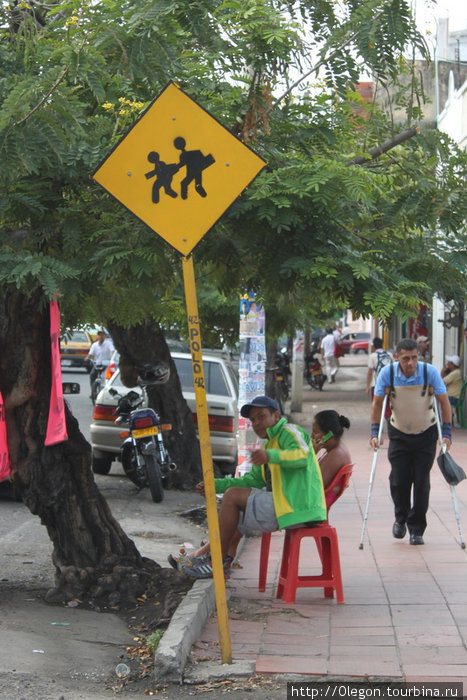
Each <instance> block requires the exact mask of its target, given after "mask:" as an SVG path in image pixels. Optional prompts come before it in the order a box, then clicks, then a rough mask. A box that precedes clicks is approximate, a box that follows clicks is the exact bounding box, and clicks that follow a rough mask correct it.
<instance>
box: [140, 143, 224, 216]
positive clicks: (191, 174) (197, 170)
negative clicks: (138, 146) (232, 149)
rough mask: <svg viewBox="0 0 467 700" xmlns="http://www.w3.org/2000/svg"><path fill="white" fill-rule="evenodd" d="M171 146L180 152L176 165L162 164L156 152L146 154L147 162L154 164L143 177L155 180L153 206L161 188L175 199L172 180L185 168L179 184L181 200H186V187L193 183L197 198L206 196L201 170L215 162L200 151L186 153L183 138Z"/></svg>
mask: <svg viewBox="0 0 467 700" xmlns="http://www.w3.org/2000/svg"><path fill="white" fill-rule="evenodd" d="M173 145H174V146H175V148H176V149H177V150H179V151H181V153H180V157H179V161H178V163H164V161H163V160H161V159H160V156H159V153H157V151H151V152H150V153H148V157H147V158H148V161H149V162H150V163H154V169H153V170H150V171H149V172H147V173H145V177H146V179H147V180H149V179H151V178H153V177H155V178H156V179H155V181H154V183H153V186H152V202H153V203H154V204H158V202H159V190H160V189H161V188H163V190H164V192H165V193H166V194H168V195H169V197H177V192H175V190H174V189H173V185H172V179H173V176H174V175H175V174H176V173H177V172H179V170H181V169H182V168H185V177H184V178H183V180H182V181H181V183H180V196H181V198H182V199H187V198H188V185H190V184H191V183H192V182H193V181H194V183H195V191H196V192H197V193H198V194H199V196H200V197H206V196H207V192H206V190H205V189H204V187H203V175H202V173H203V170H206V168H209V166H210V165H212V164H213V163H215V162H216V161H215V159H214V156H213V155H211V154H210V153H209V154H208V155H207V156H205V155H204V154H203V153H202V152H201V151H200V150H194V151H187V150H186V141H185V139H184V138H183V136H177V137H176V138H175V139H174V142H173Z"/></svg>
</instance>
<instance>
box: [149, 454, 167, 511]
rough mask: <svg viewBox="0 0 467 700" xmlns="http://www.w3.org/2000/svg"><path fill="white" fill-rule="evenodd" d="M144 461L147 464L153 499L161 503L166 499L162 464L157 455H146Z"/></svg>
mask: <svg viewBox="0 0 467 700" xmlns="http://www.w3.org/2000/svg"><path fill="white" fill-rule="evenodd" d="M144 462H145V464H146V473H147V477H148V483H149V490H150V492H151V496H152V500H153V501H154V503H160V502H161V501H162V500H163V499H164V487H163V486H162V474H161V465H160V464H159V460H158V459H157V458H156V457H155V455H145V456H144Z"/></svg>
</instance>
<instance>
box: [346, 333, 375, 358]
mask: <svg viewBox="0 0 467 700" xmlns="http://www.w3.org/2000/svg"><path fill="white" fill-rule="evenodd" d="M370 339H371V333H365V332H359V333H346V334H345V335H343V336H342V338H341V342H340V346H341V348H342V352H343V353H344V355H347V354H348V353H349V352H350V347H351V346H352V345H353V344H354V343H355V342H356V341H357V340H366V342H367V343H368V341H369V340H370Z"/></svg>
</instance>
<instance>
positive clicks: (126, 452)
mask: <svg viewBox="0 0 467 700" xmlns="http://www.w3.org/2000/svg"><path fill="white" fill-rule="evenodd" d="M122 467H123V470H124V472H125V474H126V475H127V477H128V478H129V479H130V481H132V482H133V483H134V484H135V485H136V486H137V487H138V488H139V489H142V488H143V487H144V486H146V482H145V480H144V478H143V475H142V474H141V476H140V475H139V474H138V472H137V470H136V455H135V450H134V447H133V445H132V444H131V443H129V442H127V443H125V444H124V445H123V447H122Z"/></svg>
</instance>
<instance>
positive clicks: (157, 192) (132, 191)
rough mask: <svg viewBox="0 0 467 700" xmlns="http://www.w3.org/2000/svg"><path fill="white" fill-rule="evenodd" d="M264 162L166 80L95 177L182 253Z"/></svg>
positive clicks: (236, 195) (260, 168)
mask: <svg viewBox="0 0 467 700" xmlns="http://www.w3.org/2000/svg"><path fill="white" fill-rule="evenodd" d="M265 165H266V162H265V161H264V160H263V159H262V158H260V157H259V156H258V155H256V153H254V151H252V150H251V148H249V147H248V146H245V144H243V143H242V142H241V141H240V140H239V139H237V138H236V137H235V136H233V135H232V134H231V133H230V131H228V130H227V129H226V128H225V127H224V126H222V124H220V123H219V122H218V121H217V120H216V119H215V118H214V117H212V116H211V115H210V114H209V113H208V112H207V111H206V110H204V109H203V108H202V107H200V106H199V105H198V104H197V103H196V102H194V101H193V100H192V99H191V98H190V97H188V95H187V94H186V93H184V92H183V90H180V88H178V87H177V86H176V85H174V84H173V83H169V85H167V87H166V88H165V89H164V90H163V91H162V92H161V94H160V95H159V96H158V97H157V98H156V99H155V100H154V101H153V102H152V103H151V105H150V106H149V107H148V109H147V110H146V111H145V112H144V113H143V114H142V116H141V117H140V118H139V120H138V121H137V122H136V124H134V126H133V127H132V128H131V129H130V130H129V131H128V133H127V134H126V135H125V136H124V137H123V138H122V139H121V140H120V141H119V143H118V144H117V145H116V146H115V148H114V149H113V151H112V152H111V153H110V154H109V156H107V158H105V160H104V161H103V162H102V163H101V165H100V166H99V167H98V169H97V170H96V171H95V173H94V175H93V177H94V179H95V180H96V182H98V183H99V184H100V185H101V186H102V187H103V188H104V189H106V190H107V191H108V192H109V193H110V194H111V195H112V196H113V197H115V199H117V200H118V201H119V202H120V203H121V204H123V205H124V206H125V207H126V208H127V209H129V210H130V211H131V212H133V214H135V215H136V216H137V217H138V218H139V219H141V220H142V221H144V223H145V224H147V225H148V226H149V227H150V228H151V229H152V230H153V231H155V233H157V234H158V235H159V236H160V237H161V238H163V239H164V240H165V241H166V242H167V243H169V244H170V245H171V246H172V247H173V248H175V250H178V251H179V252H180V253H182V255H185V256H186V255H188V254H189V253H191V251H192V250H193V248H194V247H195V246H196V245H197V244H198V243H199V241H200V240H201V239H202V238H203V236H204V235H205V234H206V233H207V232H208V231H209V229H210V228H212V226H213V225H214V224H215V223H216V222H217V221H218V219H219V218H220V217H221V216H222V214H223V213H224V212H225V211H226V210H227V209H228V207H229V206H230V205H231V204H232V202H233V201H234V200H235V199H236V198H237V197H238V196H239V195H240V194H241V193H242V192H243V190H244V189H245V187H246V186H247V185H248V184H249V183H250V182H251V181H252V180H253V179H254V178H255V177H256V176H257V175H258V173H259V172H260V171H261V170H262V169H263V168H264V167H265Z"/></svg>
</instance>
